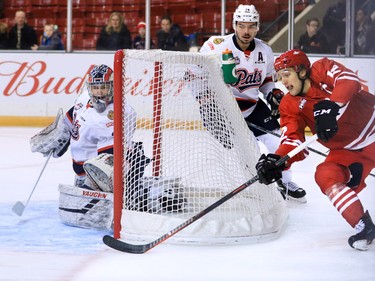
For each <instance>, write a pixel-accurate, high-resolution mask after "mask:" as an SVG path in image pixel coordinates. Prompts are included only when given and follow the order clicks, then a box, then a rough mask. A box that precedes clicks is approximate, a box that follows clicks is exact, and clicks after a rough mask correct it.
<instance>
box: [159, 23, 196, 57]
mask: <svg viewBox="0 0 375 281" xmlns="http://www.w3.org/2000/svg"><path fill="white" fill-rule="evenodd" d="M160 25H161V29H160V30H159V31H158V32H157V33H156V36H157V47H158V49H162V50H168V51H189V44H188V43H187V41H186V38H185V35H184V33H183V32H182V30H181V28H180V26H179V25H178V24H173V23H172V19H171V17H169V16H163V17H162V18H161V22H160Z"/></svg>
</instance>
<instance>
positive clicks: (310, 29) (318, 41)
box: [297, 18, 328, 54]
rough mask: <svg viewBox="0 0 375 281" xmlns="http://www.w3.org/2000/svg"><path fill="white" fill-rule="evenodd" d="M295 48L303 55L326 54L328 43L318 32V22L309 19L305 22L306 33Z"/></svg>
mask: <svg viewBox="0 0 375 281" xmlns="http://www.w3.org/2000/svg"><path fill="white" fill-rule="evenodd" d="M297 48H299V49H301V50H302V51H304V52H305V53H315V54H324V53H327V52H328V42H327V39H326V38H325V36H324V35H323V34H321V33H320V32H319V20H318V19H317V18H311V19H308V20H307V21H306V32H305V33H304V34H302V35H301V37H300V38H299V40H298V44H297Z"/></svg>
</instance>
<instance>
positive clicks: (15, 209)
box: [12, 150, 53, 216]
mask: <svg viewBox="0 0 375 281" xmlns="http://www.w3.org/2000/svg"><path fill="white" fill-rule="evenodd" d="M52 153H53V150H52V151H51V152H50V153H49V154H48V157H47V160H46V162H45V163H44V166H43V169H42V170H41V171H40V174H39V177H38V179H37V180H36V183H35V185H34V188H33V190H32V191H31V193H30V195H29V198H28V199H27V201H26V204H25V205H24V204H22V202H21V201H18V202H17V203H16V204H14V205H13V207H12V211H13V212H14V213H16V214H17V215H18V216H22V214H23V211H24V210H25V208H26V206H27V204H28V203H29V201H30V198H31V196H32V195H33V193H34V190H35V188H36V186H37V185H38V182H39V180H40V177H41V176H42V174H43V172H44V169H45V168H46V166H47V163H48V161H49V159H50V158H51V156H52Z"/></svg>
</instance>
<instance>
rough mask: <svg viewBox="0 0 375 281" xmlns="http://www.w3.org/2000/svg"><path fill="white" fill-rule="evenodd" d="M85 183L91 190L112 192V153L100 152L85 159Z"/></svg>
mask: <svg viewBox="0 0 375 281" xmlns="http://www.w3.org/2000/svg"><path fill="white" fill-rule="evenodd" d="M83 169H84V170H85V172H86V176H87V177H86V179H85V183H84V184H85V185H87V186H88V187H89V188H91V189H93V190H98V191H104V192H113V181H112V179H113V155H112V154H108V153H102V154H99V155H98V156H96V157H94V158H92V159H89V160H87V161H85V163H84V164H83Z"/></svg>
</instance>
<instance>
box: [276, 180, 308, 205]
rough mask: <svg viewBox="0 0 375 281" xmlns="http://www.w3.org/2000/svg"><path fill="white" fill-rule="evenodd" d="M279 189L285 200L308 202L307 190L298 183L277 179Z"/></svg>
mask: <svg viewBox="0 0 375 281" xmlns="http://www.w3.org/2000/svg"><path fill="white" fill-rule="evenodd" d="M276 184H277V189H278V190H279V191H280V193H281V195H282V196H283V198H284V199H285V200H289V201H295V202H298V203H301V204H304V203H306V202H307V200H306V191H305V190H304V189H303V188H301V187H299V186H298V185H297V184H296V183H294V182H292V181H290V182H288V183H283V182H282V180H278V181H276Z"/></svg>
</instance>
